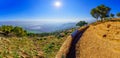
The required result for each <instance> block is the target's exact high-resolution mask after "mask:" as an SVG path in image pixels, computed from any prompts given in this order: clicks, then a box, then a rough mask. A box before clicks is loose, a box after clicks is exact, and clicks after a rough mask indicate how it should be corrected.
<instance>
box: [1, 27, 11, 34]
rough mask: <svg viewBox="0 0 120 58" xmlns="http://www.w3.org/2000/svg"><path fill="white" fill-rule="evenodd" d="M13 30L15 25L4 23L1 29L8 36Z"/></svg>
mask: <svg viewBox="0 0 120 58" xmlns="http://www.w3.org/2000/svg"><path fill="white" fill-rule="evenodd" d="M12 30H13V26H8V25H3V26H1V31H2V32H4V33H5V35H7V36H8V34H9V33H11V32H12Z"/></svg>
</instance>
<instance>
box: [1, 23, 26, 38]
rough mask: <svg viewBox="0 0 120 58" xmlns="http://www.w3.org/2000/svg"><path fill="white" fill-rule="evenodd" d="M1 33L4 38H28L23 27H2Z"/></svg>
mask: <svg viewBox="0 0 120 58" xmlns="http://www.w3.org/2000/svg"><path fill="white" fill-rule="evenodd" d="M0 31H1V33H2V34H3V35H4V36H7V37H8V36H19V37H22V36H26V34H27V32H26V31H25V30H24V29H23V28H21V27H18V26H16V27H13V26H9V25H3V26H1V27H0Z"/></svg>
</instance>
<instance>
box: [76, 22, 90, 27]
mask: <svg viewBox="0 0 120 58" xmlns="http://www.w3.org/2000/svg"><path fill="white" fill-rule="evenodd" d="M86 24H88V23H87V22H85V21H80V22H78V23H77V24H76V26H80V27H81V26H84V25H86Z"/></svg>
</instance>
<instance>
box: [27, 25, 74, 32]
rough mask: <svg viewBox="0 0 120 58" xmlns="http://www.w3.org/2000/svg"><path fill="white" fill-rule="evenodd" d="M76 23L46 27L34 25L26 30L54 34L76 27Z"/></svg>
mask: <svg viewBox="0 0 120 58" xmlns="http://www.w3.org/2000/svg"><path fill="white" fill-rule="evenodd" d="M75 25H76V23H64V24H56V25H55V24H45V25H34V26H28V27H26V28H25V29H26V30H28V31H31V32H35V33H41V32H54V31H57V30H64V29H69V28H73V27H75Z"/></svg>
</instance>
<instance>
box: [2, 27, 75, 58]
mask: <svg viewBox="0 0 120 58" xmlns="http://www.w3.org/2000/svg"><path fill="white" fill-rule="evenodd" d="M73 31H74V29H67V30H64V31H58V32H54V33H51V34H50V35H48V34H49V33H45V34H44V33H43V34H38V35H36V34H33V35H34V36H32V35H31V36H22V37H17V36H9V37H8V36H5V35H4V36H3V33H4V32H1V33H0V58H48V57H49V58H54V57H55V55H56V53H57V52H58V50H59V48H60V47H61V45H62V44H63V42H64V41H65V40H66V37H67V36H68V35H70V34H71V32H73ZM12 35H13V34H12Z"/></svg>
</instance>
